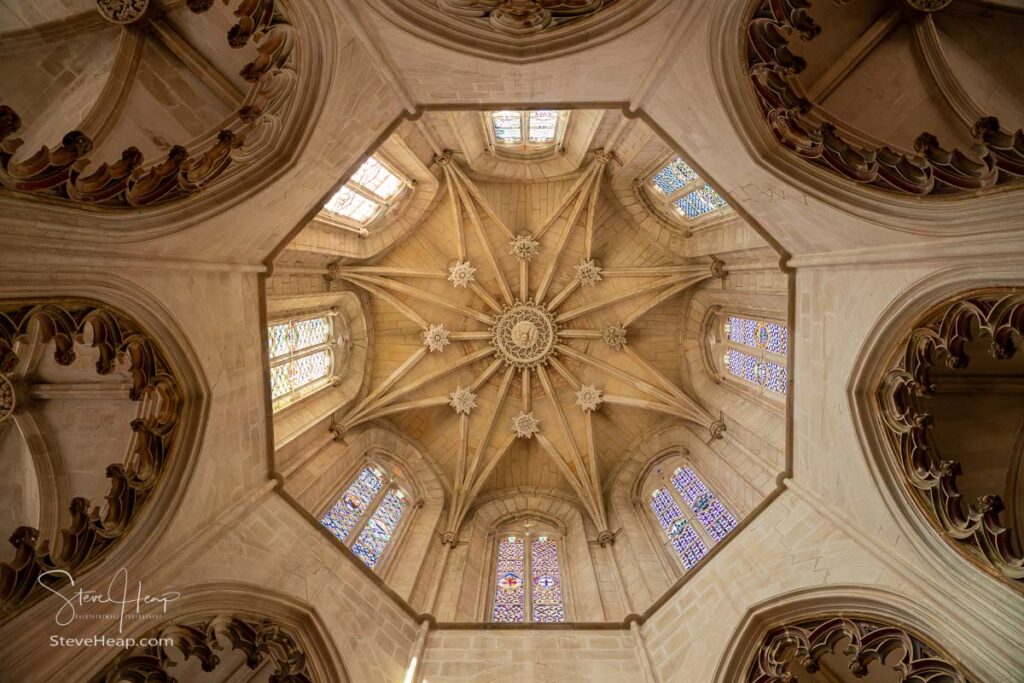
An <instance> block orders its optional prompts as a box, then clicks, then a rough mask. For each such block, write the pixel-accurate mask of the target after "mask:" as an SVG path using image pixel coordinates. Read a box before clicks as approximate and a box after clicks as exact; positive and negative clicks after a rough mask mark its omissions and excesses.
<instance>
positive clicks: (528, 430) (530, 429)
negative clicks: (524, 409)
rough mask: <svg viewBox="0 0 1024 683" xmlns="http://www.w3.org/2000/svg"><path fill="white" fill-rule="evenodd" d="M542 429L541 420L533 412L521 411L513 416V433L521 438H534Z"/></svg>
mask: <svg viewBox="0 0 1024 683" xmlns="http://www.w3.org/2000/svg"><path fill="white" fill-rule="evenodd" d="M539 431H540V420H538V419H537V416H536V415H534V414H533V412H532V411H531V412H529V413H519V414H518V415H516V416H515V417H514V418H512V433H513V434H515V435H516V436H517V437H519V438H520V439H532V438H533V435H534V434H536V433H537V432H539Z"/></svg>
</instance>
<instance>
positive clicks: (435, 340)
mask: <svg viewBox="0 0 1024 683" xmlns="http://www.w3.org/2000/svg"><path fill="white" fill-rule="evenodd" d="M450 334H451V333H450V332H449V331H448V328H447V327H445V326H444V325H443V324H437V325H431V326H430V327H428V328H427V329H426V331H425V332H424V333H423V345H424V346H426V347H427V348H428V349H430V351H431V352H434V351H444V347H446V346H448V345H449V344H451V342H450V341H449V340H448V337H449V335H450Z"/></svg>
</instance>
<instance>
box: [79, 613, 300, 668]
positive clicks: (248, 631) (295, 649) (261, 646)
mask: <svg viewBox="0 0 1024 683" xmlns="http://www.w3.org/2000/svg"><path fill="white" fill-rule="evenodd" d="M145 637H146V638H153V639H161V640H163V639H168V640H171V641H173V643H174V645H173V646H168V647H164V646H162V645H159V646H158V645H150V646H141V645H139V646H135V647H133V648H131V649H126V650H124V651H122V652H121V653H120V654H119V655H118V656H117V657H116V658H115V659H114V660H113V661H112V662H110V663H109V664H107V666H105V667H104V668H103V669H102V670H101V671H100V672H99V673H98V674H96V675H95V676H93V677H92V678H91V679H89V680H91V681H93V682H94V683H103V682H104V681H123V680H124V681H128V680H130V681H168V682H170V681H174V680H176V679H175V678H174V677H173V674H174V673H175V670H176V669H175V666H176V664H175V659H176V658H177V657H176V656H174V655H172V654H171V653H170V649H171V647H173V649H175V650H178V651H179V652H180V653H181V654H183V655H184V657H185V660H186V661H187V660H189V659H191V658H193V657H195V658H196V659H198V660H199V662H200V664H201V666H202V669H203V671H211V672H212V671H215V670H216V669H217V667H218V665H219V664H220V662H221V659H220V657H219V656H218V654H217V653H218V652H219V651H221V650H222V649H223V646H222V645H221V643H222V642H225V641H226V642H228V643H230V644H231V649H233V650H240V651H242V653H243V654H244V655H245V663H246V665H247V666H248V667H249V668H250V669H254V670H255V669H258V668H260V667H262V666H263V665H264V663H267V662H269V668H270V680H271V681H281V682H283V681H289V682H291V683H312V681H313V680H314V679H313V677H312V675H311V673H310V671H309V668H308V663H307V659H308V658H307V654H306V653H305V652H303V651H302V648H301V647H299V645H298V639H297V638H296V636H295V635H293V634H292V633H290V632H289V631H288V630H287V629H286V628H284V627H283V626H281V625H279V624H276V623H274V622H272V621H269V620H266V619H263V620H258V621H257V620H255V619H250V618H245V617H237V616H221V615H218V616H214V617H210V618H208V619H205V620H201V621H195V622H191V623H188V624H167V625H164V626H161V627H159V628H157V629H154V630H153V631H151V632H150V633H149V634H147V635H146V636H145Z"/></svg>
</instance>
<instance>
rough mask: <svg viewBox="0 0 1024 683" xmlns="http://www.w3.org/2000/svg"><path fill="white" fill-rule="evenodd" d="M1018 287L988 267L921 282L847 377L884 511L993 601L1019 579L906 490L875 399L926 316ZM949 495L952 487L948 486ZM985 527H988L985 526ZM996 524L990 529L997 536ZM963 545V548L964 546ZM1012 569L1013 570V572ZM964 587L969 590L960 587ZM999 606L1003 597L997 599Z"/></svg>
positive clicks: (938, 561) (1016, 279)
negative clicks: (978, 295) (979, 575)
mask: <svg viewBox="0 0 1024 683" xmlns="http://www.w3.org/2000/svg"><path fill="white" fill-rule="evenodd" d="M1019 284H1020V274H1019V272H1015V271H1014V270H1013V268H1012V267H1007V268H992V269H990V270H989V271H988V272H986V273H984V274H982V273H980V272H979V271H976V270H968V269H965V268H952V269H947V270H943V271H939V272H937V273H932V274H930V275H928V277H927V279H926V280H921V281H917V282H914V283H911V284H910V285H909V286H908V287H907V289H905V290H904V291H903V292H902V293H901V294H900V295H899V296H898V297H896V298H895V299H894V300H893V302H892V303H891V304H890V305H889V306H888V307H887V308H886V309H885V311H883V313H882V315H881V316H880V318H879V321H878V322H877V323H876V325H875V326H874V328H873V329H872V330H871V332H870V333H869V334H868V336H867V338H866V340H865V342H864V344H863V346H862V348H861V351H860V353H859V354H858V356H857V359H856V362H855V363H854V365H853V368H852V370H851V375H850V379H849V384H848V387H847V394H848V396H849V400H850V403H851V407H852V412H853V419H854V426H855V427H856V429H857V434H858V437H859V439H860V442H861V446H862V450H863V452H864V454H865V459H866V460H867V466H868V470H869V471H870V473H871V476H872V478H873V479H874V481H875V483H876V485H877V486H878V489H879V492H880V494H881V496H882V498H883V500H884V501H885V503H886V507H887V508H888V509H889V511H890V513H891V514H892V515H893V517H894V518H895V519H896V521H897V523H898V524H899V526H900V528H901V529H902V530H903V531H904V533H906V535H907V536H908V538H909V539H910V540H911V542H912V543H913V544H914V545H915V546H917V547H918V549H919V550H921V551H923V552H924V553H926V554H927V555H928V556H930V557H932V558H934V560H935V562H934V564H935V565H936V566H939V567H942V568H943V569H945V570H946V571H947V572H950V573H951V575H952V577H955V579H956V580H957V582H958V584H960V585H963V586H965V587H964V589H963V590H965V591H969V592H971V593H978V592H981V593H986V594H989V595H991V596H992V597H993V600H994V603H995V604H1003V603H1002V602H1000V601H999V600H997V599H995V598H994V596H996V595H1005V593H1004V590H1000V589H1001V588H1002V589H1007V588H1009V589H1011V590H1012V589H1014V588H1015V589H1016V590H1018V591H1019V590H1021V585H1020V583H1021V582H1020V579H1012V578H1010V575H1009V574H1001V572H1000V571H997V570H996V568H995V565H993V564H992V563H991V562H990V561H987V560H985V559H983V558H982V554H981V552H980V551H979V549H977V548H973V549H971V550H969V549H968V548H966V547H964V546H963V545H962V544H958V543H957V542H956V541H954V540H952V538H951V537H949V536H948V535H947V534H946V533H945V532H944V531H942V526H941V525H940V523H939V521H938V520H937V519H936V518H935V517H934V514H932V513H929V512H928V511H927V506H926V505H925V504H924V503H923V502H922V501H921V500H920V498H919V497H918V496H916V495H915V494H914V493H913V492H912V490H911V485H910V484H909V483H908V478H907V474H906V473H905V472H904V470H903V467H902V466H901V465H900V464H899V459H900V456H899V455H898V454H897V453H895V452H894V446H893V444H892V441H891V438H892V437H891V436H890V434H891V432H890V429H889V428H888V427H887V426H886V418H884V416H883V414H884V413H885V412H886V411H885V409H884V408H883V406H882V405H881V404H880V396H883V395H884V394H885V393H887V390H886V388H885V383H886V377H887V375H889V374H891V371H892V369H893V368H894V367H896V366H897V364H898V363H899V361H898V358H900V357H901V356H902V355H903V354H904V353H906V352H907V347H908V343H909V342H908V338H909V337H910V333H911V330H912V329H914V327H915V326H916V325H918V324H920V322H921V321H922V320H923V318H924V317H925V316H926V315H929V314H930V313H935V312H939V314H941V311H943V310H946V309H947V308H949V306H951V305H952V304H954V303H955V302H956V301H958V300H959V299H960V298H963V297H964V296H965V295H966V294H968V293H970V292H978V291H985V290H989V289H999V290H1002V291H1011V290H1012V288H1014V287H1016V286H1018V285H1019ZM954 492H955V486H954ZM985 528H986V529H987V528H990V526H989V523H988V522H985ZM998 528H999V527H998V525H997V526H996V527H995V529H998ZM965 542H968V543H969V542H970V540H969V539H966V540H965ZM979 570H980V571H982V572H984V573H988V574H990V575H992V576H993V577H996V580H995V581H993V582H985V581H981V582H979V581H977V580H976V579H972V575H974V574H975V572H977V571H979ZM1018 570H1019V567H1018ZM967 585H970V586H971V587H970V588H969V589H968V588H966V586H967ZM1004 601H1005V598H1004Z"/></svg>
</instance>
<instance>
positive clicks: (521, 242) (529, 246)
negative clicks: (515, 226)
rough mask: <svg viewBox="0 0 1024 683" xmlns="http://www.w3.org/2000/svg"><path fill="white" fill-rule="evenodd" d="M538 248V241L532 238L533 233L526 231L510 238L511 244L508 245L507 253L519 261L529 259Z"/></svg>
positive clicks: (534, 254) (535, 253)
mask: <svg viewBox="0 0 1024 683" xmlns="http://www.w3.org/2000/svg"><path fill="white" fill-rule="evenodd" d="M539 250H540V242H538V241H537V240H535V239H533V235H531V234H530V233H528V232H521V233H519V234H518V235H516V236H515V237H514V238H512V242H511V245H510V246H509V253H510V254H512V255H513V256H515V257H516V258H517V259H519V260H520V261H529V260H530V259H532V258H533V257H534V256H536V255H537V252H538V251H539Z"/></svg>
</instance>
